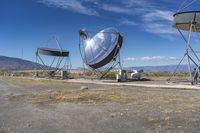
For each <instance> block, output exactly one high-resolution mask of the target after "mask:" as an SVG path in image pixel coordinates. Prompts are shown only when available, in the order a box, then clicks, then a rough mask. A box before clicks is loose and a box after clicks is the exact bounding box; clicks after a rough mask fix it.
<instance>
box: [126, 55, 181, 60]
mask: <svg viewBox="0 0 200 133" xmlns="http://www.w3.org/2000/svg"><path fill="white" fill-rule="evenodd" d="M125 60H127V61H177V60H178V58H176V57H166V56H144V57H127V58H125Z"/></svg>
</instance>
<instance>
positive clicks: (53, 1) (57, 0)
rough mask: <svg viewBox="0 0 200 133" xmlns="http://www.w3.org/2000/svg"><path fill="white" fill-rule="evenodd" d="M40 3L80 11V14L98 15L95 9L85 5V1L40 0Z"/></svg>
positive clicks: (88, 0)
mask: <svg viewBox="0 0 200 133" xmlns="http://www.w3.org/2000/svg"><path fill="white" fill-rule="evenodd" d="M39 2H40V3H43V4H45V5H47V6H50V7H52V6H55V7H58V8H62V9H66V10H70V11H74V12H78V13H80V14H86V15H93V16H98V15H99V14H98V12H96V11H95V10H94V9H91V8H89V7H86V6H84V5H83V3H82V2H83V1H82V2H81V1H78V0H39ZM85 2H90V3H91V2H95V1H93V0H85Z"/></svg>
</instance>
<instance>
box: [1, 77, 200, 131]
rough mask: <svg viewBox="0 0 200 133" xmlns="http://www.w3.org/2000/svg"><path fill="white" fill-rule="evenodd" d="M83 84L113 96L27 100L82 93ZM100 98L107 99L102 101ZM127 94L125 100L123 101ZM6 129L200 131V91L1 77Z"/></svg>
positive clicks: (2, 122) (2, 121)
mask: <svg viewBox="0 0 200 133" xmlns="http://www.w3.org/2000/svg"><path fill="white" fill-rule="evenodd" d="M81 86H87V87H88V88H89V90H87V91H86V92H90V91H93V92H95V90H105V94H106V93H107V94H109V95H104V94H103V93H102V92H101V94H100V95H97V94H96V93H90V94H91V99H89V98H90V97H87V101H86V99H84V98H85V97H84V96H85V95H82V94H84V93H85V92H84V93H81V96H82V97H80V96H79V97H78V98H74V99H73V100H74V101H73V100H71V101H70V102H69V101H65V100H61V101H59V100H57V101H55V102H52V101H51V102H45V101H40V102H39V103H36V104H35V103H34V104H33V103H31V102H30V101H29V99H28V98H27V97H28V96H30V95H34V96H36V98H37V96H43V94H44V93H46V92H52V91H59V92H65V94H68V93H69V92H68V91H73V92H74V91H75V92H76V91H79V90H80V88H81ZM106 90H111V91H114V92H115V93H117V94H118V93H120V94H121V93H123V94H125V95H123V96H122V97H117V98H118V99H117V100H116V101H112V100H109V98H110V97H111V99H112V98H113V95H111V94H110V92H109V93H108V92H107V91H106ZM74 94H76V93H74ZM78 94H79V93H78ZM93 94H95V97H94V96H93ZM45 96H46V95H45ZM67 96H68V95H67ZM75 96H76V95H74V97H75ZM100 96H101V97H102V96H108V97H109V98H108V99H107V101H106V100H105V101H103V102H101V101H99V99H100ZM80 98H82V99H80ZM114 98H115V97H114ZM120 98H121V99H120ZM124 98H125V99H126V100H127V101H126V102H124V103H123V102H120V100H124ZM88 100H91V101H92V102H88ZM100 100H101V99H100ZM8 132H9V133H12V132H14V133H17V132H19V133H55V132H56V133H63V132H66V133H94V132H95V133H112V132H113V133H122V132H124V133H134V132H135V133H138V132H142V133H144V132H145V133H156V132H158V133H163V132H170V133H171V132H172V133H173V132H174V133H176V132H183V133H184V132H185V133H188V132H190V133H191V132H194V133H195V132H196V133H198V132H200V91H199V90H179V89H163V88H148V87H132V86H112V85H95V84H91V83H85V84H81V83H68V82H66V83H64V82H54V81H45V82H44V81H43V82H41V81H34V80H25V79H23V80H20V79H0V133H8Z"/></svg>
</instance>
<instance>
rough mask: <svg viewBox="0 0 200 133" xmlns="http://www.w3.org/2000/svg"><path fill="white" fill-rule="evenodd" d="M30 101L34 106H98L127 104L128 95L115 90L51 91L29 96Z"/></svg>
mask: <svg viewBox="0 0 200 133" xmlns="http://www.w3.org/2000/svg"><path fill="white" fill-rule="evenodd" d="M28 101H29V102H30V103H33V104H35V103H36V104H40V103H51V102H71V103H85V104H97V103H106V102H116V103H127V102H128V101H130V100H129V98H128V95H127V94H126V93H124V92H119V91H118V92H117V91H113V90H76V91H51V92H48V93H44V94H40V95H30V96H28Z"/></svg>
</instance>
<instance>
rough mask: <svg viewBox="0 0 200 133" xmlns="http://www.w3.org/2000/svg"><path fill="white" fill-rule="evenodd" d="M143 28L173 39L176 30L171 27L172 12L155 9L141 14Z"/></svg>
mask: <svg viewBox="0 0 200 133" xmlns="http://www.w3.org/2000/svg"><path fill="white" fill-rule="evenodd" d="M142 21H143V23H144V30H145V31H147V32H150V33H153V34H157V35H159V36H160V37H163V38H167V39H169V40H174V35H176V34H177V31H176V30H175V29H174V28H172V21H173V12H171V11H164V10H155V11H151V12H149V13H146V14H144V15H143V19H142Z"/></svg>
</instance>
